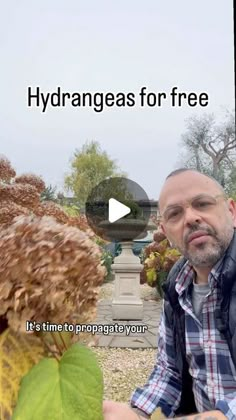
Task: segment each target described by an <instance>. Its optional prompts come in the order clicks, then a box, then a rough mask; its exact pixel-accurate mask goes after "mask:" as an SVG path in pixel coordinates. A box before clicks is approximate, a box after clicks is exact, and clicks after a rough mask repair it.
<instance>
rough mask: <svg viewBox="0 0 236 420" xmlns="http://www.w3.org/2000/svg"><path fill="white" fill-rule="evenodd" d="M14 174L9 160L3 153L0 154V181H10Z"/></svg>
mask: <svg viewBox="0 0 236 420" xmlns="http://www.w3.org/2000/svg"><path fill="white" fill-rule="evenodd" d="M15 175H16V173H15V171H14V169H13V168H12V166H11V163H10V161H9V160H8V159H7V158H6V157H5V156H3V155H0V182H1V181H4V182H10V180H11V178H14V176H15Z"/></svg>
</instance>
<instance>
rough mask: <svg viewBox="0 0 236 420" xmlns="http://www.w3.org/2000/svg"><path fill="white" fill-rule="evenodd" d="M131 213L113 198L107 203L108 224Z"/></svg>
mask: <svg viewBox="0 0 236 420" xmlns="http://www.w3.org/2000/svg"><path fill="white" fill-rule="evenodd" d="M129 213H131V209H130V208H129V207H127V206H126V205H125V204H122V203H121V202H120V201H118V200H116V199H115V198H110V199H109V202H108V220H109V222H110V223H114V222H116V221H117V220H119V219H121V218H122V217H124V216H126V215H127V214H129Z"/></svg>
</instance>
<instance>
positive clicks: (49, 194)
mask: <svg viewBox="0 0 236 420" xmlns="http://www.w3.org/2000/svg"><path fill="white" fill-rule="evenodd" d="M40 200H41V201H56V187H52V185H51V184H50V185H49V186H48V187H46V188H45V189H44V190H43V192H42V193H41V196H40Z"/></svg>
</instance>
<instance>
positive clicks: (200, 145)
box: [180, 112, 236, 188]
mask: <svg viewBox="0 0 236 420" xmlns="http://www.w3.org/2000/svg"><path fill="white" fill-rule="evenodd" d="M183 152H184V154H183ZM235 159H236V139H235V117H234V113H233V112H232V113H230V112H227V114H226V116H225V118H224V120H223V122H221V124H217V123H216V119H215V117H214V115H213V114H208V115H204V116H203V117H200V118H199V117H191V118H190V119H189V120H188V121H187V131H186V133H184V134H183V135H182V139H181V156H180V165H181V166H185V167H189V168H195V169H197V170H199V171H201V172H203V173H206V174H208V175H211V176H213V177H214V178H215V179H217V180H218V181H219V182H220V183H221V184H222V186H223V187H226V188H227V184H228V183H229V182H230V174H231V172H232V170H233V168H234V165H235Z"/></svg>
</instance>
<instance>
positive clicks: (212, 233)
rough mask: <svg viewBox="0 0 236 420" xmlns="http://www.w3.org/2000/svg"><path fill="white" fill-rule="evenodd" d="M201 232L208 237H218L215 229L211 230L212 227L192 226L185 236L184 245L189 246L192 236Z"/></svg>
mask: <svg viewBox="0 0 236 420" xmlns="http://www.w3.org/2000/svg"><path fill="white" fill-rule="evenodd" d="M199 230H200V231H202V232H205V233H206V234H207V235H210V236H214V237H216V236H217V233H216V231H215V229H213V228H211V227H210V226H206V225H198V224H196V225H192V227H191V228H190V229H189V230H188V232H186V234H185V235H184V244H185V245H187V244H188V241H189V237H190V235H192V234H193V233H195V232H198V231H199Z"/></svg>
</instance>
